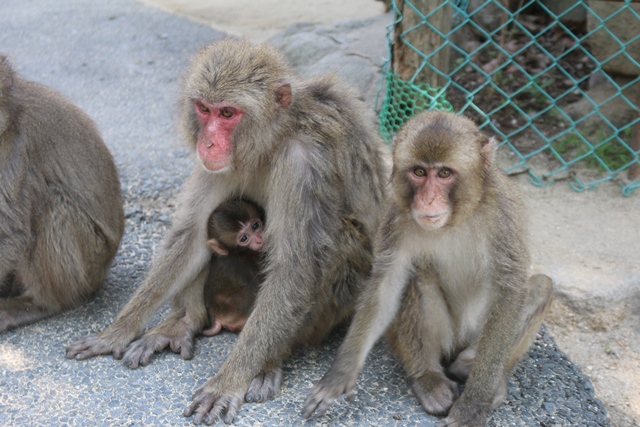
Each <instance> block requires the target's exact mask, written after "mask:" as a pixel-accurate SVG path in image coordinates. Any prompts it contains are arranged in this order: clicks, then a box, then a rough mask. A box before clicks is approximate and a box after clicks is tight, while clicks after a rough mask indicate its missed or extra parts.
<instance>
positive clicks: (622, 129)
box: [380, 0, 640, 195]
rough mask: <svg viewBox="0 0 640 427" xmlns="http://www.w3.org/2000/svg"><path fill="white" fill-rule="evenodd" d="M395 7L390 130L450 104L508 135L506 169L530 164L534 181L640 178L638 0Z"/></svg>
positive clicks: (584, 185) (416, 2) (427, 0)
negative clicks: (417, 114)
mask: <svg viewBox="0 0 640 427" xmlns="http://www.w3.org/2000/svg"><path fill="white" fill-rule="evenodd" d="M514 3H518V4H514ZM560 3H562V4H564V5H565V6H559V4H560ZM425 5H426V6H425ZM391 7H392V9H393V10H394V12H395V18H396V19H395V23H394V25H393V26H392V28H391V29H390V32H389V37H388V38H389V46H390V54H391V55H390V56H391V59H390V61H389V68H388V71H387V80H386V82H387V86H386V96H385V100H384V103H383V107H382V110H381V112H380V124H381V132H382V134H383V136H384V137H385V138H386V139H387V141H391V139H392V136H393V135H394V134H395V132H397V130H398V129H399V128H400V127H401V126H402V124H403V123H404V121H405V120H406V119H408V118H409V117H411V116H412V115H413V114H415V113H417V112H419V111H421V110H423V109H429V108H437V109H447V110H450V111H456V112H460V113H464V114H465V115H468V116H470V117H471V118H472V119H474V120H475V121H476V122H477V123H478V124H479V125H480V126H481V127H482V128H484V129H485V130H487V131H488V132H489V133H492V134H495V135H497V136H500V137H502V139H503V142H502V145H503V146H506V147H508V148H509V149H510V152H512V153H513V155H508V156H503V157H507V158H508V159H511V160H508V162H510V164H508V165H507V166H506V167H505V172H507V173H517V172H527V173H528V174H529V175H530V179H531V181H532V182H533V183H534V184H536V185H540V186H544V185H548V184H550V183H552V182H554V181H558V180H567V179H568V180H569V181H570V183H571V185H572V187H573V188H575V189H576V190H579V191H581V190H585V189H589V188H592V187H594V186H595V185H597V184H599V183H601V182H603V181H606V180H610V179H613V180H615V181H617V182H619V183H620V184H621V185H622V187H623V189H622V191H623V194H625V195H630V194H631V193H632V192H633V190H634V189H635V188H637V187H640V162H639V160H638V154H639V152H640V118H639V116H638V105H639V104H640V77H639V75H640V64H639V60H640V3H633V2H630V0H626V1H621V2H612V1H587V2H582V1H568V2H557V1H554V0H549V1H542V0H541V1H533V0H530V1H526V0H520V1H519V2H517V1H513V0H512V1H507V0H502V1H501V0H490V1H474V0H470V1H469V0H462V1H460V0H458V1H435V0H413V2H411V1H409V0H405V1H402V0H394V1H392V2H391ZM562 7H564V9H563V10H558V8H562ZM429 8H431V10H425V9H429ZM552 9H553V10H552ZM576 16H577V17H576ZM425 46H426V47H425ZM402 64H405V66H404V67H403V65H402ZM406 64H410V66H409V69H407V67H406Z"/></svg>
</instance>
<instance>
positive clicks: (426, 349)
mask: <svg viewBox="0 0 640 427" xmlns="http://www.w3.org/2000/svg"><path fill="white" fill-rule="evenodd" d="M446 307H447V305H446V302H445V301H444V299H443V297H442V294H441V293H440V292H439V289H437V288H436V287H435V286H428V287H427V286H420V287H419V288H418V285H417V283H416V280H415V279H414V280H412V281H411V282H410V284H409V286H408V287H407V289H406V291H405V293H404V296H403V298H402V304H401V306H400V310H399V311H398V315H397V317H396V318H395V320H394V322H393V323H392V324H391V327H390V328H389V331H388V332H387V338H388V340H389V344H390V345H391V348H392V349H393V351H394V353H395V354H396V355H397V357H398V358H399V359H400V362H401V363H402V365H403V367H404V369H405V371H406V372H407V375H408V377H409V378H410V380H411V387H412V389H413V392H414V393H415V394H416V397H417V398H418V400H419V401H420V404H421V405H422V407H423V408H424V409H425V410H426V411H427V412H428V413H429V414H434V415H440V414H445V413H446V412H447V411H448V410H449V408H450V407H451V405H453V402H454V401H455V399H456V398H457V397H458V384H457V383H456V382H455V381H452V380H450V379H449V378H447V376H446V375H445V372H444V369H443V367H442V364H441V362H440V360H441V355H442V352H443V344H444V343H447V341H451V337H452V334H451V330H452V328H451V324H450V318H449V314H448V313H447V309H446Z"/></svg>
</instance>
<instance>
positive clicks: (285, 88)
mask: <svg viewBox="0 0 640 427" xmlns="http://www.w3.org/2000/svg"><path fill="white" fill-rule="evenodd" d="M276 102H277V103H278V105H279V106H281V107H284V108H287V107H288V106H289V105H291V84H290V83H285V84H283V85H281V86H280V87H279V88H278V89H276Z"/></svg>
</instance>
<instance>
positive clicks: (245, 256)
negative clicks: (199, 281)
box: [202, 199, 264, 336]
mask: <svg viewBox="0 0 640 427" xmlns="http://www.w3.org/2000/svg"><path fill="white" fill-rule="evenodd" d="M263 233H264V211H263V210H262V208H261V207H260V206H258V205H256V204H255V203H253V202H250V201H248V200H244V199H234V200H229V201H226V202H224V203H223V204H221V205H220V206H219V207H218V208H217V209H216V210H215V211H213V212H212V213H211V216H210V217H209V221H208V228H207V235H208V240H207V246H209V249H211V251H212V252H213V253H214V256H213V257H212V259H211V266H210V268H209V278H208V279H207V285H206V288H205V294H206V297H205V299H206V300H207V301H209V303H208V306H207V309H208V311H209V318H210V319H211V320H210V324H211V326H210V327H209V328H207V329H205V330H203V331H202V334H203V335H205V336H213V335H216V334H218V333H220V331H221V330H222V329H223V328H224V329H227V330H229V331H231V332H240V331H241V330H242V328H243V326H244V324H245V323H246V321H247V318H248V317H249V314H250V313H251V309H252V308H253V303H254V301H255V299H256V295H257V294H258V287H259V286H260V281H261V280H260V277H259V275H260V251H261V250H262V245H263V243H264V240H263Z"/></svg>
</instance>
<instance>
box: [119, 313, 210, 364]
mask: <svg viewBox="0 0 640 427" xmlns="http://www.w3.org/2000/svg"><path fill="white" fill-rule="evenodd" d="M201 329H202V324H201V322H198V321H195V320H194V319H192V317H191V316H190V315H189V314H186V315H184V316H175V315H172V316H169V317H168V318H167V319H166V320H164V321H163V322H162V323H160V324H159V325H158V326H156V327H154V328H152V329H151V330H149V331H148V332H147V333H146V334H145V335H144V336H143V337H142V338H140V339H139V340H136V341H134V342H132V343H131V344H130V345H129V347H127V350H126V352H125V354H124V357H123V359H122V361H123V363H124V364H125V365H127V366H128V367H129V368H131V369H135V368H137V367H138V366H140V365H142V366H146V365H147V364H149V361H150V360H151V356H153V354H154V353H157V352H159V351H161V350H163V349H165V348H167V347H169V348H170V349H171V351H173V352H174V353H179V354H180V356H181V357H182V358H183V359H185V360H189V359H191V358H192V357H193V348H194V341H195V335H196V334H197V333H198V332H199V331H200V330H201Z"/></svg>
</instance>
